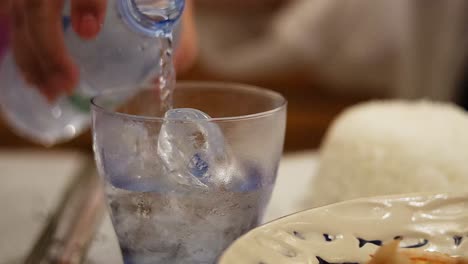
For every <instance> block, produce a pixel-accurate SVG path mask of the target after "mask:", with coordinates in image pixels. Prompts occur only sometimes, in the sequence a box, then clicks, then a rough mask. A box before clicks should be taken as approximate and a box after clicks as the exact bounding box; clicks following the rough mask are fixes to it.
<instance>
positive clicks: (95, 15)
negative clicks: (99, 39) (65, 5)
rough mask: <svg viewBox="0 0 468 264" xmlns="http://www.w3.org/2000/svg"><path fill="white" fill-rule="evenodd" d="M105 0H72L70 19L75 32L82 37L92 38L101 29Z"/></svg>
mask: <svg viewBox="0 0 468 264" xmlns="http://www.w3.org/2000/svg"><path fill="white" fill-rule="evenodd" d="M106 6H107V0H72V2H71V21H72V26H73V29H74V30H75V32H76V33H77V34H78V35H79V36H80V37H82V38H84V39H92V38H94V37H96V35H97V34H98V33H99V31H100V30H101V26H102V24H103V23H104V17H105V13H106Z"/></svg>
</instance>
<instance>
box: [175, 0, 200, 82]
mask: <svg viewBox="0 0 468 264" xmlns="http://www.w3.org/2000/svg"><path fill="white" fill-rule="evenodd" d="M197 54H198V41H197V34H196V27H195V19H194V9H193V1H191V0H188V1H187V2H186V7H185V11H184V15H183V17H182V32H181V37H180V44H179V47H178V49H177V51H176V54H175V61H174V64H175V68H176V70H177V72H179V73H180V72H184V71H186V70H188V69H189V68H190V67H191V66H192V65H193V64H194V62H195V60H196V58H197Z"/></svg>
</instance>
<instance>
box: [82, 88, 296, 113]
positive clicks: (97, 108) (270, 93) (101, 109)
mask: <svg viewBox="0 0 468 264" xmlns="http://www.w3.org/2000/svg"><path fill="white" fill-rule="evenodd" d="M180 86H185V87H189V86H194V87H195V86H196V87H206V88H216V87H219V88H222V89H225V88H227V87H230V88H234V89H236V90H243V91H255V92H260V93H262V94H265V95H266V96H268V97H271V98H274V97H276V98H278V99H280V100H281V101H280V104H279V105H278V106H277V107H274V108H272V109H270V110H267V111H262V112H258V113H253V114H248V115H237V116H227V117H210V118H207V119H203V121H205V122H235V121H242V120H251V119H258V118H262V117H267V116H272V115H274V114H275V113H277V112H281V111H282V110H284V109H286V107H287V105H288V101H287V100H286V98H285V97H284V96H283V95H282V94H281V93H279V92H276V91H273V90H269V89H266V88H261V87H258V86H255V85H250V84H242V83H236V82H218V81H177V83H176V89H177V87H180ZM150 89H152V88H150V87H149V86H148V87H145V86H144V85H143V88H142V89H140V90H138V91H139V92H142V91H145V90H150ZM128 91H129V90H128V89H117V90H116V89H107V90H104V91H102V92H100V93H99V94H97V95H95V96H93V97H92V98H91V108H92V111H93V112H102V113H106V114H108V115H111V116H115V117H121V118H126V119H132V120H135V121H144V122H155V121H157V122H164V121H179V120H180V119H177V118H165V117H157V116H148V115H134V114H126V113H122V112H119V111H115V110H110V109H107V108H106V107H104V106H102V105H99V104H98V102H97V100H98V99H99V98H103V97H104V96H106V95H112V94H117V93H123V92H128Z"/></svg>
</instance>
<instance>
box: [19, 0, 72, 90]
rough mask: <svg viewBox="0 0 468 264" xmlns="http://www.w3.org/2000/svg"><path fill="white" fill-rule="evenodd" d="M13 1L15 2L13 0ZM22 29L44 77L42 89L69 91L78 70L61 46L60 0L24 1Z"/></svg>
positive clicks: (61, 5)
mask: <svg viewBox="0 0 468 264" xmlns="http://www.w3.org/2000/svg"><path fill="white" fill-rule="evenodd" d="M16 1H17V0H16ZM24 1H25V7H24V8H25V12H26V14H25V16H26V18H25V19H26V29H27V33H28V35H29V36H30V38H31V40H34V43H32V44H33V45H31V49H32V50H33V52H34V54H35V56H36V58H38V59H39V63H40V64H39V65H40V68H41V70H42V73H43V74H44V76H43V79H44V82H45V83H44V87H43V89H47V90H48V91H53V92H56V93H62V92H71V91H72V90H73V88H74V86H75V85H76V83H77V82H78V71H77V69H76V67H75V65H74V64H73V63H72V60H71V58H70V56H69V55H68V52H67V50H66V47H65V43H64V37H63V30H62V20H61V18H62V14H61V13H62V8H63V1H62V0H24Z"/></svg>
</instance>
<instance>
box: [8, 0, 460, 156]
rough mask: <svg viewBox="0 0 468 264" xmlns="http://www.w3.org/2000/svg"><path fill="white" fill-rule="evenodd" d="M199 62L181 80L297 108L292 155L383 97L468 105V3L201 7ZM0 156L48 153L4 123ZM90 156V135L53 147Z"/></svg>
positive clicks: (353, 0)
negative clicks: (244, 88) (230, 86)
mask: <svg viewBox="0 0 468 264" xmlns="http://www.w3.org/2000/svg"><path fill="white" fill-rule="evenodd" d="M195 4H196V21H197V28H198V33H199V41H200V43H199V47H200V51H199V55H198V58H197V61H196V63H195V65H194V67H193V68H191V69H190V70H189V71H188V72H185V73H183V74H179V76H178V78H179V79H180V80H216V81H233V82H244V83H249V84H254V85H258V86H262V87H265V88H269V89H273V90H276V91H278V92H281V93H282V94H284V95H285V96H286V98H287V99H288V101H289V114H288V126H287V128H288V130H287V137H286V145H285V150H286V151H296V150H302V149H310V148H317V147H318V146H319V144H320V141H321V139H322V137H323V135H324V133H325V131H326V129H327V127H328V126H329V124H330V123H331V121H332V120H333V119H334V118H335V117H336V116H337V114H339V113H340V112H341V111H342V110H343V109H344V108H346V107H348V106H350V105H353V104H356V103H358V102H361V101H365V100H369V99H376V98H430V99H435V100H441V101H452V102H456V103H458V104H460V105H463V106H465V107H466V106H467V105H468V99H467V98H468V88H467V75H468V72H467V69H468V67H467V65H468V64H467V63H466V56H465V55H466V50H467V48H468V45H467V44H468V43H467V34H466V33H467V30H468V28H467V25H468V23H467V22H468V8H467V6H468V1H464V0H451V1H444V0H414V1H406V0H394V1H387V0H347V1H341V0H255V1H253V0H245V1H241V0H195ZM0 147H1V148H15V149H16V148H31V147H33V148H42V147H41V146H38V145H33V144H32V143H30V142H28V141H26V140H24V139H22V138H20V137H18V136H16V135H14V134H13V133H12V131H10V130H9V128H8V127H7V126H6V125H5V124H4V123H3V122H2V123H1V124H0ZM57 148H58V149H78V150H82V151H86V152H90V151H91V137H90V133H89V132H87V133H86V134H84V135H82V136H80V137H79V138H77V139H76V140H74V141H72V142H69V143H66V144H62V145H59V146H56V147H54V148H53V149H57Z"/></svg>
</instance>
